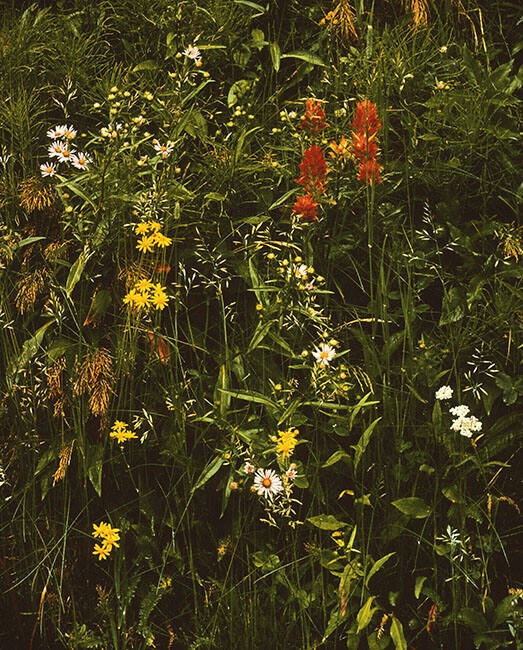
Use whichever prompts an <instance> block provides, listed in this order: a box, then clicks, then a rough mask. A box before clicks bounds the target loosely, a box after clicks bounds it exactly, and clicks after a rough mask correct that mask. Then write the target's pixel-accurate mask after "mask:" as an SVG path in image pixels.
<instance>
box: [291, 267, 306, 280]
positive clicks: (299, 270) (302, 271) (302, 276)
mask: <svg viewBox="0 0 523 650" xmlns="http://www.w3.org/2000/svg"><path fill="white" fill-rule="evenodd" d="M294 276H295V277H296V278H297V279H298V280H306V279H307V265H306V264H300V266H298V265H297V264H295V265H294Z"/></svg>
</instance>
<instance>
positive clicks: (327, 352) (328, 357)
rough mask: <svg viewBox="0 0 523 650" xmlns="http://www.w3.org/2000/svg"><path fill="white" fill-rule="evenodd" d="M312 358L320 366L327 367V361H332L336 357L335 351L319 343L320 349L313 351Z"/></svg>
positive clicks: (325, 344)
mask: <svg viewBox="0 0 523 650" xmlns="http://www.w3.org/2000/svg"><path fill="white" fill-rule="evenodd" d="M312 356H313V357H314V358H315V359H316V361H317V362H318V363H319V364H320V366H328V365H329V361H332V360H333V359H334V357H335V356H336V351H335V350H334V348H332V347H331V346H330V345H328V344H327V343H321V344H320V347H319V348H316V349H315V350H314V351H313V353H312Z"/></svg>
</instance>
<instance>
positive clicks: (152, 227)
mask: <svg viewBox="0 0 523 650" xmlns="http://www.w3.org/2000/svg"><path fill="white" fill-rule="evenodd" d="M147 223H148V224H149V229H150V230H152V232H153V233H157V232H159V231H160V230H161V229H162V228H163V225H162V224H161V223H158V221H148V222H147Z"/></svg>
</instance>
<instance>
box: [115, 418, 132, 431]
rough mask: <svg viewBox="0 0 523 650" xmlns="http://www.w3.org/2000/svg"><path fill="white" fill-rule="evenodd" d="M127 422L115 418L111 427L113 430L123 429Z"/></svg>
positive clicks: (125, 427)
mask: <svg viewBox="0 0 523 650" xmlns="http://www.w3.org/2000/svg"><path fill="white" fill-rule="evenodd" d="M127 426H128V424H127V422H122V421H121V420H116V421H115V423H114V424H113V426H112V427H111V429H112V430H113V431H115V432H116V431H125V430H126V429H127Z"/></svg>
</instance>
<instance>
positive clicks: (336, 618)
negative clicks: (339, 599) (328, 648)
mask: <svg viewBox="0 0 523 650" xmlns="http://www.w3.org/2000/svg"><path fill="white" fill-rule="evenodd" d="M345 620H346V617H345V616H343V614H342V613H341V611H340V608H339V607H338V605H335V606H334V608H333V610H332V612H331V615H330V617H329V622H328V623H327V627H326V629H325V634H324V635H323V639H322V643H325V641H326V639H327V638H328V637H329V636H330V635H331V634H332V633H333V632H334V630H335V629H336V628H338V627H339V626H340V625H341V624H342V623H343V622H344V621H345Z"/></svg>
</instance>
